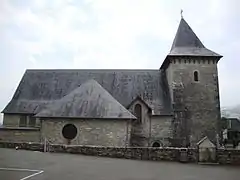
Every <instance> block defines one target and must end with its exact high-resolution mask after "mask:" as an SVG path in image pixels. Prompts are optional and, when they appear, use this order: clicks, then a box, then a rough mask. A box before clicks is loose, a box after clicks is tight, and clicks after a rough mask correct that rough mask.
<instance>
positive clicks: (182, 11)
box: [180, 9, 183, 18]
mask: <svg viewBox="0 0 240 180" xmlns="http://www.w3.org/2000/svg"><path fill="white" fill-rule="evenodd" d="M180 13H181V18H183V10H182V9H181V12H180Z"/></svg>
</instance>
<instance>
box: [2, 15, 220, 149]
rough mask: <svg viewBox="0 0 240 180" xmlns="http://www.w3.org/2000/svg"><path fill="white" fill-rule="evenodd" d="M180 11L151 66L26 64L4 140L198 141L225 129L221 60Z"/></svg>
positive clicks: (10, 106) (100, 143)
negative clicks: (167, 43) (162, 54)
mask: <svg viewBox="0 0 240 180" xmlns="http://www.w3.org/2000/svg"><path fill="white" fill-rule="evenodd" d="M221 57H222V56H221V55H219V54H217V53H215V52H213V51H211V50H209V49H207V48H206V47H205V46H204V45H203V44H202V42H201V41H200V39H199V38H198V37H197V36H196V34H195V33H194V32H193V30H192V29H191V27H190V26H189V25H188V24H187V22H186V21H185V20H184V19H183V18H182V19H181V21H180V24H179V27H178V30H177V33H176V36H175V39H174V42H173V44H172V47H171V50H170V53H169V54H168V55H167V56H166V58H165V60H164V61H163V63H162V65H161V67H160V68H159V69H153V70H145V69H140V70H114V69H113V70H90V69H85V70H83V69H79V70H26V72H25V74H24V75H23V77H22V80H21V82H20V84H19V86H18V87H17V89H16V92H15V93H14V95H13V98H12V100H11V101H10V102H9V103H8V104H7V106H6V107H5V109H4V110H3V111H2V113H4V119H3V127H1V128H0V141H11V142H13V141H15V142H43V141H45V140H47V141H49V142H50V143H52V144H77V145H97V146H120V147H123V146H135V147H147V146H155V147H157V146H177V147H188V146H195V145H196V143H197V142H198V141H199V140H200V139H202V138H203V137H205V136H207V137H208V138H209V139H211V140H212V141H213V142H216V137H217V135H218V133H219V127H218V125H219V121H220V102H219V86H218V71H217V63H218V61H219V60H220V59H221Z"/></svg>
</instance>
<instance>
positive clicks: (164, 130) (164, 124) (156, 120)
mask: <svg viewBox="0 0 240 180" xmlns="http://www.w3.org/2000/svg"><path fill="white" fill-rule="evenodd" d="M171 125H172V116H152V117H151V139H150V146H152V144H153V143H154V142H158V143H160V144H162V145H163V146H170V142H169V138H170V137H171V136H172V131H171Z"/></svg>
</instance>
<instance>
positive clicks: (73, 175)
mask: <svg viewBox="0 0 240 180" xmlns="http://www.w3.org/2000/svg"><path fill="white" fill-rule="evenodd" d="M8 168H12V169H9V170H6V169H8ZM15 169H16V170H15ZM17 169H20V170H17ZM41 171H43V172H41ZM34 173H38V174H37V175H34ZM31 175H32V177H29V176H31ZM0 179H1V180H25V179H29V180H48V179H49V180H50V179H54V180H65V179H66V180H69V179H70V180H76V179H77V180H202V179H204V180H226V179H228V180H239V179H240V168H239V167H230V166H207V165H197V164H180V163H174V162H153V161H136V160H125V159H111V158H103V157H93V156H82V155H72V154H58V153H41V152H33V151H23V150H13V149H1V148H0Z"/></svg>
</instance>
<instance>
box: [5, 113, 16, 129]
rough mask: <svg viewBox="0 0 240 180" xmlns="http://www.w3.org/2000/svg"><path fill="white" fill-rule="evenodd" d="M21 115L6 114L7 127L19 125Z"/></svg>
mask: <svg viewBox="0 0 240 180" xmlns="http://www.w3.org/2000/svg"><path fill="white" fill-rule="evenodd" d="M19 119H20V115H17V114H16V115H12V114H4V116H3V125H4V126H6V127H18V126H19Z"/></svg>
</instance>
